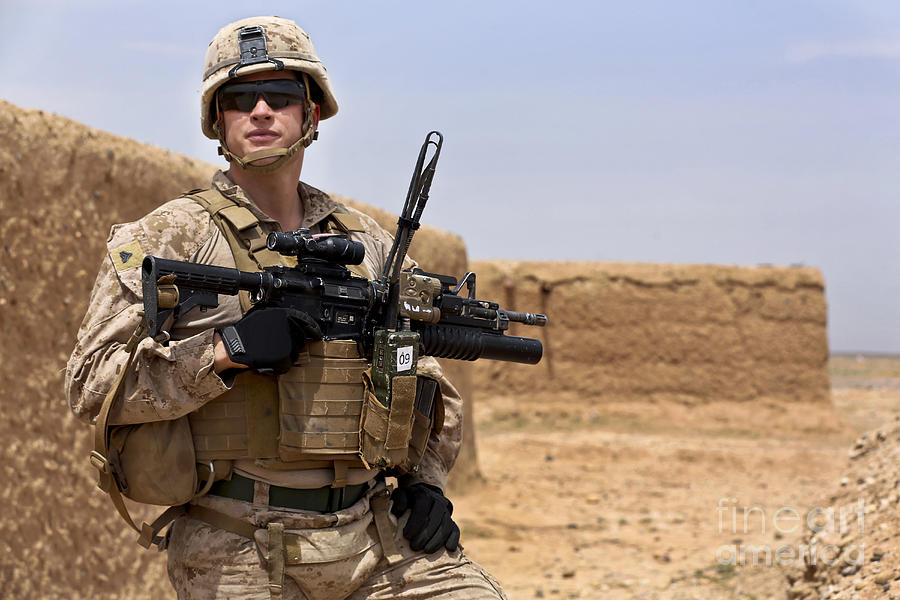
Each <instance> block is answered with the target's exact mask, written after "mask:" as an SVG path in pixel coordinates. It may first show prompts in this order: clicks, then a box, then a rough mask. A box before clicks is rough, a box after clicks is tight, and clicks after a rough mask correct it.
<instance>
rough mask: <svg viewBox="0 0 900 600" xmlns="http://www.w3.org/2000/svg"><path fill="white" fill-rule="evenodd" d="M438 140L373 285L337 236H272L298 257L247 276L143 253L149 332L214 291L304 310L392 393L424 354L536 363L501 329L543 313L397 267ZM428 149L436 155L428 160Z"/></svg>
mask: <svg viewBox="0 0 900 600" xmlns="http://www.w3.org/2000/svg"><path fill="white" fill-rule="evenodd" d="M442 143H443V136H441V134H440V133H439V132H437V131H432V132H430V133H429V134H428V135H427V136H426V138H425V142H424V143H423V145H422V148H421V150H420V151H419V156H418V159H417V161H416V166H415V169H414V170H413V177H412V180H411V181H410V187H409V191H408V192H407V198H406V203H405V204H404V207H403V211H402V213H401V215H400V218H399V220H398V228H397V233H396V235H395V236H394V243H393V245H392V247H391V250H390V252H389V254H388V258H387V260H386V263H385V267H384V271H383V272H382V273H381V276H380V277H379V278H378V279H375V280H369V279H366V278H363V277H359V276H356V275H353V274H352V273H351V272H350V270H349V269H348V268H347V266H348V265H358V264H360V263H361V262H362V261H363V258H364V257H365V248H364V246H363V245H362V244H361V243H359V242H355V241H353V240H350V239H347V237H346V236H344V235H341V234H326V235H312V234H310V232H309V230H308V229H298V230H297V231H291V232H273V233H270V234H269V235H268V237H267V239H266V246H267V247H268V248H269V249H270V250H273V251H276V252H279V253H281V254H283V255H286V256H296V257H297V262H298V264H297V266H296V267H284V266H276V267H268V268H266V269H265V270H263V271H259V272H247V271H240V270H238V269H229V268H226V267H217V266H211V265H201V264H197V263H191V262H183V261H177V260H168V259H163V258H158V257H155V256H147V257H145V258H144V261H143V263H142V266H141V268H142V272H141V275H142V287H143V296H144V315H145V319H146V324H147V332H148V335H149V336H150V337H154V338H155V337H157V336H158V335H160V334H161V333H162V334H166V332H165V331H163V328H164V326H166V325H167V324H168V323H171V322H173V320H177V319H178V318H179V317H180V316H182V315H184V314H185V313H186V312H188V311H189V310H191V309H193V308H195V307H198V306H199V307H201V310H205V309H206V308H215V307H217V306H218V295H219V294H227V295H236V294H237V293H238V292H240V291H242V290H243V291H247V292H249V294H250V298H251V301H252V302H253V303H254V304H256V305H265V306H278V307H290V308H295V309H297V310H300V311H302V312H305V313H307V314H309V315H310V316H311V317H312V318H313V319H314V320H315V321H316V322H317V324H318V325H319V327H320V329H321V331H322V334H323V339H326V340H347V339H349V340H355V341H357V342H358V343H359V344H360V345H361V348H362V350H363V352H364V354H363V356H368V357H370V358H371V360H372V362H373V363H374V364H373V379H374V380H375V383H376V387H379V388H380V387H382V386H384V385H386V386H387V388H388V391H387V393H388V397H389V387H390V384H389V380H390V377H391V375H396V374H397V373H399V372H403V371H408V372H409V373H410V374H415V366H416V362H417V360H418V356H420V355H426V356H434V357H438V358H452V359H459V360H470V361H471V360H476V359H479V358H485V359H493V360H500V361H508V362H518V363H524V364H536V363H538V362H539V361H540V359H541V355H542V353H543V347H542V345H541V342H540V340H537V339H533V338H526V337H517V336H512V335H508V334H507V333H506V331H507V330H508V328H509V324H510V322H517V323H523V324H526V325H536V326H543V325H545V324H546V323H547V317H546V316H545V315H540V314H533V313H519V312H513V311H509V310H504V309H502V308H500V306H499V304H497V303H496V302H488V301H484V300H478V299H477V298H476V297H475V281H476V276H475V273H473V272H468V273H466V274H465V275H464V276H463V278H462V280H461V281H457V280H456V278H455V277H453V276H451V275H441V274H436V273H428V272H425V271H423V270H421V269H413V270H412V271H404V270H402V266H403V261H404V259H405V257H406V254H407V251H408V249H409V245H410V243H411V242H412V237H413V234H414V233H415V230H416V229H418V228H419V223H420V219H421V216H422V212H423V211H424V209H425V204H426V202H427V200H428V192H429V190H430V188H431V182H432V179H433V177H434V172H435V167H436V165H437V159H438V157H439V156H440V149H441V145H442ZM429 149H433V155H432V157H431V159H430V160H429V161H428V163H427V164H426V163H425V158H426V157H427V154H428V151H429ZM464 287H465V294H462V292H463V288H464ZM166 337H167V336H166ZM379 383H380V384H381V385H379ZM379 396H381V394H379Z"/></svg>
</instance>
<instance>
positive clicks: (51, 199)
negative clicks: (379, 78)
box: [0, 101, 467, 598]
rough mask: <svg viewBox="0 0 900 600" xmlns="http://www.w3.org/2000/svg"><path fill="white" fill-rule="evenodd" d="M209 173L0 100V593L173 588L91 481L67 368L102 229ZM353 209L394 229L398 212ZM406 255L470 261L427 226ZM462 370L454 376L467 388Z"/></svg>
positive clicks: (441, 268)
mask: <svg viewBox="0 0 900 600" xmlns="http://www.w3.org/2000/svg"><path fill="white" fill-rule="evenodd" d="M215 168H216V167H214V166H213V165H209V164H205V163H202V162H199V161H196V160H192V159H190V158H187V157H185V156H182V155H179V154H175V153H172V152H168V151H166V150H163V149H160V148H155V147H151V146H147V145H144V144H139V143H137V142H135V141H133V140H129V139H125V138H121V137H117V136H114V135H110V134H108V133H104V132H100V131H96V130H93V129H90V128H88V127H85V126H83V125H81V124H79V123H75V122H73V121H71V120H68V119H65V118H62V117H59V116H55V115H51V114H47V113H42V112H39V111H33V110H24V109H21V108H18V107H16V106H13V105H11V104H9V103H6V102H3V101H0V245H2V247H0V340H2V345H0V358H2V360H0V410H2V413H3V418H2V419H0V439H2V440H3V444H2V445H0V463H2V465H3V478H4V485H3V486H0V502H2V507H3V511H2V514H0V597H2V598H128V597H131V598H170V597H171V596H172V592H171V588H170V586H169V583H168V579H167V577H166V575H165V555H164V554H158V553H155V552H147V551H145V550H143V549H142V548H140V547H139V546H137V545H136V544H135V543H134V538H135V537H136V534H134V532H132V531H131V530H130V529H128V528H127V527H126V526H125V524H124V523H123V522H122V521H121V520H120V518H119V516H118V515H117V514H116V513H115V510H114V509H113V507H112V504H111V503H110V502H109V500H108V499H107V498H106V497H105V496H104V495H103V494H102V493H100V492H99V491H98V490H96V488H95V474H94V473H95V472H94V470H93V469H92V468H91V467H90V466H89V464H88V461H87V457H88V454H89V452H90V447H91V442H90V428H89V427H87V426H86V425H85V424H84V423H82V422H80V421H77V420H76V419H75V418H74V417H72V416H71V414H70V412H69V408H68V405H67V404H66V400H65V397H64V393H63V376H64V372H65V365H66V361H67V359H68V356H69V353H70V352H71V350H72V348H73V346H74V343H75V342H74V340H75V333H76V331H77V329H78V326H79V325H80V323H81V319H82V317H83V316H84V312H85V308H86V305H87V300H88V295H89V293H90V290H91V287H92V286H93V283H94V277H95V276H96V274H97V269H98V267H99V265H100V261H101V259H102V258H103V256H104V252H105V244H106V236H107V234H108V232H109V228H110V225H112V224H113V223H119V222H126V221H131V220H134V219H137V218H139V217H140V216H142V215H143V214H145V213H147V212H149V211H150V210H152V209H153V208H155V207H156V206H158V205H159V204H161V203H162V202H165V201H167V200H169V199H171V198H174V197H176V196H177V195H178V194H179V193H181V192H183V191H185V190H189V189H192V188H197V187H205V186H206V185H208V182H209V179H210V177H211V175H212V173H213V172H214V170H215ZM398 202H399V201H398ZM351 204H353V205H354V206H356V207H357V208H361V209H363V210H366V211H367V212H370V213H371V214H372V215H373V216H374V217H376V218H377V219H378V220H379V221H380V222H381V223H382V224H383V225H384V226H385V227H386V228H387V229H388V230H389V231H393V229H394V228H395V226H396V225H395V224H396V216H391V215H390V214H388V213H387V212H384V211H378V210H377V209H368V208H366V207H364V206H363V205H359V204H356V203H351ZM439 250H440V251H439ZM411 253H412V254H413V256H416V257H417V258H418V259H419V260H420V262H421V263H422V264H423V266H425V267H427V268H429V269H433V270H437V271H438V272H448V273H457V272H461V271H463V270H464V269H465V265H466V251H465V247H464V245H463V243H462V241H461V240H460V239H459V238H458V237H456V236H453V235H451V234H448V233H444V232H441V231H438V230H436V229H434V228H430V227H423V228H422V229H421V230H420V231H419V232H418V234H417V236H416V241H415V242H414V243H413V247H412V249H411ZM466 376H467V375H466V374H465V373H457V372H454V374H453V377H454V379H455V381H456V382H457V383H461V385H460V387H462V388H464V389H467V385H466V384H465V377H466ZM158 512H161V511H160V510H157V509H156V508H153V509H150V510H138V511H137V515H138V516H140V517H144V518H147V517H148V516H151V515H155V514H156V513H158Z"/></svg>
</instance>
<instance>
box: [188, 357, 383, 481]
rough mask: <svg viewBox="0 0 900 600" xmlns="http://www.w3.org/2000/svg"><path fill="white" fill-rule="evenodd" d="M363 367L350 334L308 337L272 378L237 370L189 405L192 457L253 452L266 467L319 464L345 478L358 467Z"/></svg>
mask: <svg viewBox="0 0 900 600" xmlns="http://www.w3.org/2000/svg"><path fill="white" fill-rule="evenodd" d="M367 367H368V362H367V361H366V359H364V358H361V357H360V356H359V352H358V349H357V346H356V343H355V342H352V341H347V340H340V341H330V342H311V343H310V344H308V346H307V351H306V352H304V354H302V355H301V358H300V363H299V364H298V365H297V366H295V367H294V368H293V369H291V370H290V371H289V372H288V373H286V374H284V375H281V376H279V377H278V378H277V379H276V378H273V377H271V376H267V375H260V374H257V373H254V372H249V371H248V372H244V373H241V374H239V375H238V376H237V377H236V378H235V381H234V384H233V385H232V387H231V389H230V390H228V391H227V392H225V393H224V394H222V395H221V396H219V397H217V398H215V399H213V400H211V401H210V402H207V403H206V404H205V405H203V406H202V407H201V408H200V409H198V410H196V411H194V412H192V413H190V415H189V419H190V423H191V432H192V435H193V437H194V448H195V451H196V454H197V460H199V461H208V460H219V459H232V460H234V459H243V458H251V459H256V460H257V461H258V462H259V464H260V465H262V466H265V467H266V468H269V469H275V470H284V469H290V470H294V469H321V468H329V469H333V470H334V472H335V483H336V484H337V485H340V483H341V482H342V480H343V481H345V480H346V469H347V467H348V466H349V467H361V466H363V465H362V463H361V462H360V461H359V458H358V451H359V420H360V411H361V410H362V404H363V394H364V391H365V390H364V387H363V384H362V372H363V371H364V370H365V369H366V368H367Z"/></svg>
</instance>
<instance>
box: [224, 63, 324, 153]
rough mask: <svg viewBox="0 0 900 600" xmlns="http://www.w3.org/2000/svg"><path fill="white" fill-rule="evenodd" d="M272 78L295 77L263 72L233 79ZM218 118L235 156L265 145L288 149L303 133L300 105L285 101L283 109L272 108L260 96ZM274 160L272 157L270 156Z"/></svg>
mask: <svg viewBox="0 0 900 600" xmlns="http://www.w3.org/2000/svg"><path fill="white" fill-rule="evenodd" d="M271 79H289V80H294V79H295V77H294V74H293V73H292V72H285V71H264V72H262V73H254V74H253V75H247V76H245V77H239V78H238V79H236V80H235V81H236V82H249V81H263V80H271ZM315 110H316V114H315V121H316V123H318V120H319V119H318V112H319V107H318V106H316V109H315ZM220 119H221V121H222V123H221V124H222V126H223V127H224V128H225V143H226V144H228V148H229V150H231V152H233V153H234V154H236V155H237V156H246V155H247V154H250V153H251V152H254V151H256V150H262V149H265V148H287V147H289V146H291V144H293V143H295V142H296V141H297V140H299V139H300V136H301V135H302V134H303V106H302V105H298V104H288V105H287V106H285V107H283V108H278V109H275V108H272V107H271V106H269V104H268V103H267V102H266V100H265V98H263V96H262V95H260V96H258V97H257V98H256V103H255V104H254V105H253V108H252V109H250V110H249V111H242V110H223V111H222V113H221V115H220ZM273 160H274V159H273Z"/></svg>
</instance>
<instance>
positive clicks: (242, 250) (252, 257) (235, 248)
mask: <svg viewBox="0 0 900 600" xmlns="http://www.w3.org/2000/svg"><path fill="white" fill-rule="evenodd" d="M184 197H185V198H190V199H191V200H194V201H195V202H197V203H198V204H199V205H200V206H202V207H203V208H204V209H206V212H208V213H209V214H210V216H211V217H212V220H213V222H214V223H215V224H216V227H218V228H219V231H220V232H222V235H223V236H224V237H225V240H226V241H227V242H228V247H229V248H231V254H232V255H233V256H234V263H235V265H236V266H237V268H238V269H239V270H241V271H261V270H262V269H264V268H265V267H274V266H277V265H284V266H292V265H291V259H290V257H287V256H283V255H282V254H279V253H278V252H272V251H271V250H269V249H268V248H266V235H267V233H266V232H265V231H264V230H263V228H262V225H261V224H260V222H259V219H257V218H256V215H254V214H253V212H252V211H251V210H250V209H249V208H247V207H246V206H242V205H240V204H238V203H237V202H235V201H234V200H232V199H231V198H228V197H227V196H225V194H223V193H221V192H220V191H218V190H216V189H212V188H211V189H207V190H200V191H198V190H191V191H190V192H188V193H186V194H185V195H184ZM294 265H296V262H295V263H294ZM239 298H240V301H241V308H242V309H243V311H244V312H247V311H248V310H250V307H251V303H250V296H249V295H248V294H247V292H244V291H242V292H240V294H239Z"/></svg>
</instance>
